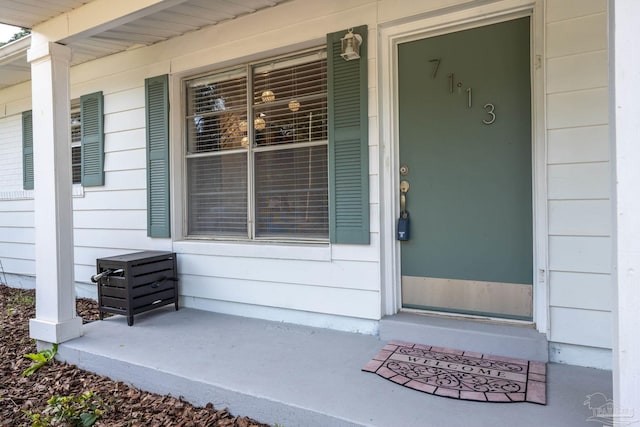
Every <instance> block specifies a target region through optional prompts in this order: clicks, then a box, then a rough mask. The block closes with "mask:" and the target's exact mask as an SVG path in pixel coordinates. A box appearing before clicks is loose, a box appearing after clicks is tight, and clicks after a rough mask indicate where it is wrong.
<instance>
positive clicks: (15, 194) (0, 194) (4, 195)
mask: <svg viewBox="0 0 640 427" xmlns="http://www.w3.org/2000/svg"><path fill="white" fill-rule="evenodd" d="M71 196H72V197H84V187H83V186H82V185H80V184H74V185H73V188H72V190H71ZM33 198H34V191H33V190H14V191H0V200H33Z"/></svg>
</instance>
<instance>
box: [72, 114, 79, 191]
mask: <svg viewBox="0 0 640 427" xmlns="http://www.w3.org/2000/svg"><path fill="white" fill-rule="evenodd" d="M80 124H81V122H80V104H77V105H76V104H72V105H71V177H72V180H73V181H72V182H73V183H74V184H80V183H81V182H82V175H81V174H82V147H81V145H82V135H81V133H80Z"/></svg>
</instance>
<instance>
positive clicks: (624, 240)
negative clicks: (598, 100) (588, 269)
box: [609, 0, 640, 425]
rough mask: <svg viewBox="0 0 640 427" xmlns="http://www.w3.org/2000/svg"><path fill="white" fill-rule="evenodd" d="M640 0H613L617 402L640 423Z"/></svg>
mask: <svg viewBox="0 0 640 427" xmlns="http://www.w3.org/2000/svg"><path fill="white" fill-rule="evenodd" d="M638 22H640V1H638V0H610V1H609V55H610V58H609V64H610V70H609V83H610V96H611V99H610V120H609V126H610V127H611V136H612V147H613V152H612V158H611V160H612V162H611V165H612V175H613V180H612V182H613V187H614V192H613V195H614V228H613V229H614V233H613V242H614V246H613V254H614V255H613V257H614V259H613V261H614V262H613V265H614V289H615V290H616V291H615V292H616V295H615V299H614V302H615V304H616V307H615V308H614V310H615V318H614V330H613V334H614V336H613V338H614V339H613V399H614V403H615V406H616V411H615V412H616V414H615V415H616V416H618V417H620V418H617V419H616V420H617V421H619V422H620V425H626V423H625V421H635V422H637V421H640V53H639V52H640V51H639V50H638V40H639V39H640V30H639V28H638Z"/></svg>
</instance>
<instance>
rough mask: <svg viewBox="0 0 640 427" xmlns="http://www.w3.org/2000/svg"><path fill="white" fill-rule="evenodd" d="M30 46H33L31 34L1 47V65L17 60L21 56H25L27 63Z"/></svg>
mask: <svg viewBox="0 0 640 427" xmlns="http://www.w3.org/2000/svg"><path fill="white" fill-rule="evenodd" d="M29 46H31V36H30V35H28V36H26V37H23V38H21V39H18V40H16V41H13V42H11V43H8V44H5V45H4V46H2V47H0V66H1V65H3V64H8V63H11V62H15V61H17V60H19V59H21V58H24V61H25V63H26V58H27V49H29Z"/></svg>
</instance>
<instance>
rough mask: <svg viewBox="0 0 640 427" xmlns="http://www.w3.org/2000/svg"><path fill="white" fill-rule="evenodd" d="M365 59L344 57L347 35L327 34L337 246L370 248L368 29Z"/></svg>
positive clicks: (363, 51)
mask: <svg viewBox="0 0 640 427" xmlns="http://www.w3.org/2000/svg"><path fill="white" fill-rule="evenodd" d="M353 32H354V34H359V35H360V36H361V37H362V45H361V46H360V59H354V60H351V61H346V60H344V59H343V58H342V57H341V56H340V52H341V42H340V39H341V38H342V37H344V35H345V34H346V33H347V30H344V31H339V32H337V33H332V34H328V35H327V72H328V76H327V77H328V92H329V93H328V98H329V108H328V110H329V123H328V128H329V129H328V131H329V194H330V196H329V223H330V238H331V242H332V243H351V244H369V147H368V145H369V138H368V111H367V107H368V104H367V26H366V25H364V26H361V27H356V28H353Z"/></svg>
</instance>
